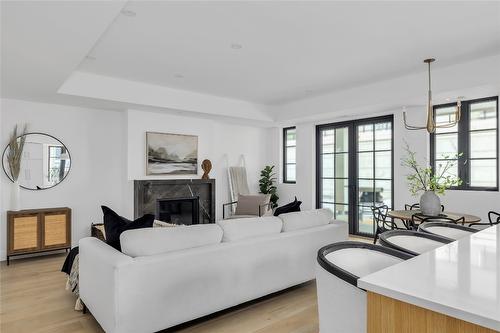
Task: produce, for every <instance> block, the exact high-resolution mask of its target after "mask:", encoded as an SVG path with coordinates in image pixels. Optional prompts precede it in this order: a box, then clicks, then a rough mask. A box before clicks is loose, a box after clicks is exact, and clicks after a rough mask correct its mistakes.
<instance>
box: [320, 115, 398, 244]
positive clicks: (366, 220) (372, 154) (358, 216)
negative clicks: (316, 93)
mask: <svg viewBox="0 0 500 333" xmlns="http://www.w3.org/2000/svg"><path fill="white" fill-rule="evenodd" d="M392 125H393V117H392V115H391V116H386V117H377V118H370V119H361V120H355V121H349V122H341V123H333V124H325V125H318V126H317V127H316V155H317V157H316V206H317V207H318V208H320V207H325V208H330V209H331V210H332V211H333V213H334V218H335V219H338V220H344V221H348V222H349V232H350V233H351V234H357V235H366V236H371V235H373V232H374V224H373V217H372V212H371V209H370V207H371V206H374V205H375V206H380V205H383V204H385V205H387V206H388V207H389V208H392V206H393V195H392V193H393V162H394V156H393V126H392Z"/></svg>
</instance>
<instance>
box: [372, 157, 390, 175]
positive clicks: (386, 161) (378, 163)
mask: <svg viewBox="0 0 500 333" xmlns="http://www.w3.org/2000/svg"><path fill="white" fill-rule="evenodd" d="M375 178H386V179H391V178H392V156H391V152H390V151H383V152H376V153H375Z"/></svg>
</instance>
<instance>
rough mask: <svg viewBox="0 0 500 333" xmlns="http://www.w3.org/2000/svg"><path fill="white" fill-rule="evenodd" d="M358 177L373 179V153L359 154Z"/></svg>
mask: <svg viewBox="0 0 500 333" xmlns="http://www.w3.org/2000/svg"><path fill="white" fill-rule="evenodd" d="M358 177H359V178H373V153H358Z"/></svg>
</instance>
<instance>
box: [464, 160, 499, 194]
mask: <svg viewBox="0 0 500 333" xmlns="http://www.w3.org/2000/svg"><path fill="white" fill-rule="evenodd" d="M496 163H497V162H496V160H471V161H470V172H471V177H470V185H471V186H484V187H495V186H497V164H496Z"/></svg>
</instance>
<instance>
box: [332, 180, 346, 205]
mask: <svg viewBox="0 0 500 333" xmlns="http://www.w3.org/2000/svg"><path fill="white" fill-rule="evenodd" d="M335 203H344V204H348V203H349V182H348V180H347V179H335Z"/></svg>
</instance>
